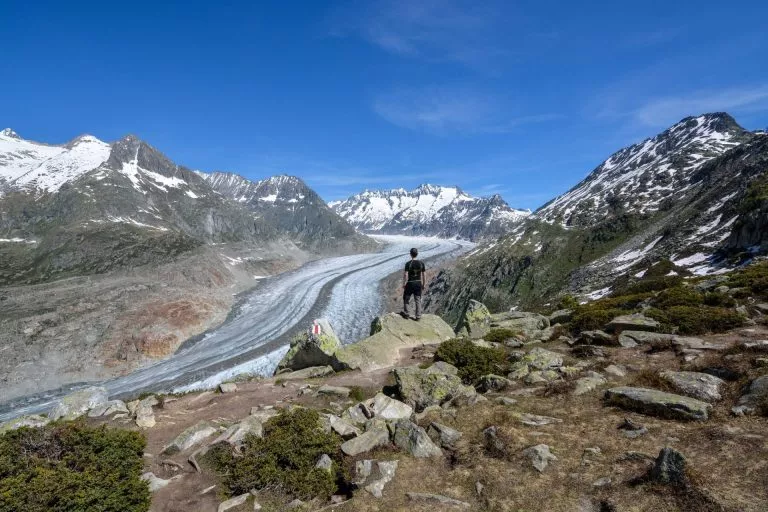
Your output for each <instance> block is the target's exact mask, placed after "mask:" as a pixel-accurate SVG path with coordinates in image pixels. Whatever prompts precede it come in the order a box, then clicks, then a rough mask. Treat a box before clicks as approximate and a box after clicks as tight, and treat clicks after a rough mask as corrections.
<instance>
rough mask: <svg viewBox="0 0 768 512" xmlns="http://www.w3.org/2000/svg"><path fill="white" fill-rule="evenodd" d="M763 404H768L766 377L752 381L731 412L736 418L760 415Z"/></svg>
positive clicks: (767, 377) (767, 382)
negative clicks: (746, 415)
mask: <svg viewBox="0 0 768 512" xmlns="http://www.w3.org/2000/svg"><path fill="white" fill-rule="evenodd" d="M764 404H768V375H763V376H762V377H758V378H756V379H755V380H753V381H752V382H751V383H750V385H749V387H748V388H747V391H746V393H744V394H743V395H742V396H741V398H739V401H738V403H737V405H736V407H734V408H733V409H732V411H733V413H734V414H736V415H737V416H743V415H745V414H756V413H761V412H763V411H761V409H762V408H763V407H765V405H764Z"/></svg>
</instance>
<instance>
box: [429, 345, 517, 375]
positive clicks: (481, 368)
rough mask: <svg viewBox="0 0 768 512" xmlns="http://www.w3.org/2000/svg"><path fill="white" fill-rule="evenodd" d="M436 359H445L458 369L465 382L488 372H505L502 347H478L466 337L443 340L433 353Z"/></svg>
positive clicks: (504, 354)
mask: <svg viewBox="0 0 768 512" xmlns="http://www.w3.org/2000/svg"><path fill="white" fill-rule="evenodd" d="M435 360H436V361H445V362H446V363H450V364H452V365H453V366H455V367H456V368H458V369H459V377H461V380H462V381H464V383H465V384H474V383H475V382H476V381H477V379H479V378H480V377H482V376H483V375H487V374H489V373H506V372H505V371H504V370H505V369H506V368H507V354H506V352H504V350H502V349H498V348H487V347H478V346H477V345H475V344H474V343H472V342H471V341H470V340H468V339H466V338H456V339H452V340H448V341H444V342H443V343H441V344H440V346H439V347H438V349H437V353H435Z"/></svg>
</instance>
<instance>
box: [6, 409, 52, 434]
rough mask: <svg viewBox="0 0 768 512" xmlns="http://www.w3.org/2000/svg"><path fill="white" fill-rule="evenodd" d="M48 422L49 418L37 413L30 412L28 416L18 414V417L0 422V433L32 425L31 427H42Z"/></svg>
mask: <svg viewBox="0 0 768 512" xmlns="http://www.w3.org/2000/svg"><path fill="white" fill-rule="evenodd" d="M50 422H51V420H50V419H49V418H46V417H45V416H40V415H38V414H30V415H28V416H19V417H18V418H14V419H12V420H8V421H6V422H4V423H0V433H3V432H8V431H11V430H16V429H18V428H21V427H33V428H35V427H44V426H45V425H47V424H48V423H50Z"/></svg>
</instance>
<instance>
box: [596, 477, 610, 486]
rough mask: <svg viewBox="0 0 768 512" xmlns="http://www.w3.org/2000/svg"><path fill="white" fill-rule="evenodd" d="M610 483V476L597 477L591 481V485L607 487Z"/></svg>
mask: <svg viewBox="0 0 768 512" xmlns="http://www.w3.org/2000/svg"><path fill="white" fill-rule="evenodd" d="M610 485H611V479H610V477H607V476H604V477H603V478H598V479H597V480H595V481H594V482H592V487H609V486H610Z"/></svg>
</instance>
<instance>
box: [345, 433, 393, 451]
mask: <svg viewBox="0 0 768 512" xmlns="http://www.w3.org/2000/svg"><path fill="white" fill-rule="evenodd" d="M388 444H389V432H388V431H387V430H386V429H383V428H378V429H373V430H368V431H367V432H364V433H362V434H360V435H359V436H357V437H355V438H354V439H350V440H349V441H346V442H345V443H344V444H342V445H341V451H342V452H344V453H345V454H346V455H348V456H350V457H354V456H356V455H360V454H361V453H365V452H369V451H371V450H373V449H375V448H378V447H380V446H387V445H388Z"/></svg>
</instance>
